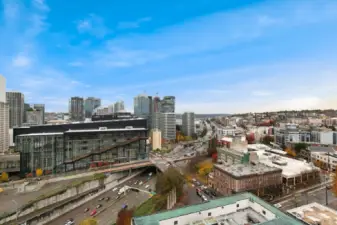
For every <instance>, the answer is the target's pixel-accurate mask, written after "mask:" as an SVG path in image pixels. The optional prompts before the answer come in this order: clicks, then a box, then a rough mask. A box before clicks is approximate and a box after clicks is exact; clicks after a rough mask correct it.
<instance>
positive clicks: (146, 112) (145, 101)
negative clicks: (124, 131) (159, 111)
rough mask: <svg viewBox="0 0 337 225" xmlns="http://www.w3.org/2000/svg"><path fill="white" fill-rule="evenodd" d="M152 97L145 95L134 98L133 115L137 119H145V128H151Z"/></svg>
mask: <svg viewBox="0 0 337 225" xmlns="http://www.w3.org/2000/svg"><path fill="white" fill-rule="evenodd" d="M151 102H152V97H151V96H147V95H138V96H136V97H135V98H134V105H133V106H134V114H135V116H138V117H143V118H145V119H147V127H149V128H151V127H152V126H151V124H152V121H151V120H152V117H151V106H152V103H151Z"/></svg>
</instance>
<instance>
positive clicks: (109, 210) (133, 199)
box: [48, 171, 156, 225]
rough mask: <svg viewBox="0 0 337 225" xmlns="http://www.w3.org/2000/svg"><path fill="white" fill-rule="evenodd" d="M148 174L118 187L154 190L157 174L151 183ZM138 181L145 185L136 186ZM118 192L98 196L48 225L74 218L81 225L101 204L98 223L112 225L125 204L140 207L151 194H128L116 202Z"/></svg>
mask: <svg viewBox="0 0 337 225" xmlns="http://www.w3.org/2000/svg"><path fill="white" fill-rule="evenodd" d="M148 173H149V171H147V172H146V173H143V174H142V175H139V176H137V177H135V178H133V179H131V180H129V181H127V182H125V183H124V184H122V185H119V186H118V187H117V189H118V190H119V189H120V188H122V187H123V186H124V185H127V186H131V187H132V186H134V187H137V188H139V189H143V190H145V186H146V185H150V188H151V189H152V190H154V188H155V184H156V176H155V174H154V175H152V177H151V179H150V180H149V181H147V179H148ZM136 181H138V182H139V181H143V182H144V184H142V185H138V184H137V185H135V184H134V183H135V182H136ZM118 190H116V191H112V190H111V191H108V192H106V193H104V194H102V195H100V196H98V197H97V198H95V199H93V200H91V201H89V202H87V203H85V204H84V205H82V206H80V207H78V208H76V209H74V210H72V211H70V212H68V213H66V214H64V215H62V216H61V217H59V218H57V219H56V220H53V221H51V222H49V223H48V225H60V224H65V222H66V221H67V220H68V219H70V218H72V219H74V221H75V224H76V225H77V224H80V222H81V221H83V220H84V219H86V218H90V213H91V212H92V211H93V210H94V209H95V207H96V206H97V205H98V204H101V205H102V207H101V208H100V209H98V210H97V216H96V217H95V218H96V219H97V221H98V222H99V223H98V224H99V225H105V224H106V225H111V224H112V223H113V222H115V221H116V218H117V213H118V212H119V210H120V209H121V207H122V205H123V204H126V205H128V206H129V207H130V208H132V207H135V206H139V205H140V204H141V203H143V202H144V201H146V200H147V199H148V198H150V197H151V196H150V194H148V193H144V192H133V191H130V192H127V193H126V196H123V195H122V197H121V198H120V199H118V200H116V197H117V195H118V193H117V192H118ZM106 197H110V200H109V201H105V200H102V201H100V200H99V199H100V198H106ZM85 208H89V209H90V210H89V211H88V212H86V213H85V212H84V209H85Z"/></svg>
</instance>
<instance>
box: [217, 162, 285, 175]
mask: <svg viewBox="0 0 337 225" xmlns="http://www.w3.org/2000/svg"><path fill="white" fill-rule="evenodd" d="M214 166H215V167H217V168H219V169H221V170H223V171H225V172H227V173H229V174H231V175H233V176H235V177H242V176H252V175H260V174H264V173H268V172H277V171H279V172H281V169H279V168H276V167H271V166H267V165H265V164H262V163H258V164H256V165H253V164H250V163H249V164H233V165H229V166H227V165H224V164H215V165H214Z"/></svg>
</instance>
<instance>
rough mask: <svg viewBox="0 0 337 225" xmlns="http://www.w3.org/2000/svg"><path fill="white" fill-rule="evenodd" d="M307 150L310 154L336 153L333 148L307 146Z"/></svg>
mask: <svg viewBox="0 0 337 225" xmlns="http://www.w3.org/2000/svg"><path fill="white" fill-rule="evenodd" d="M308 150H309V151H311V152H333V153H334V152H336V150H335V149H334V148H333V147H325V146H309V147H308Z"/></svg>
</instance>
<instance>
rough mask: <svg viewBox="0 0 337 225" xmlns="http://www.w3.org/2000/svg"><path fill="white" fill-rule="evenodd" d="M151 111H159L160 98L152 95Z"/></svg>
mask: <svg viewBox="0 0 337 225" xmlns="http://www.w3.org/2000/svg"><path fill="white" fill-rule="evenodd" d="M152 112H154V113H156V112H160V98H159V97H158V96H156V97H154V98H153V100H152Z"/></svg>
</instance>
